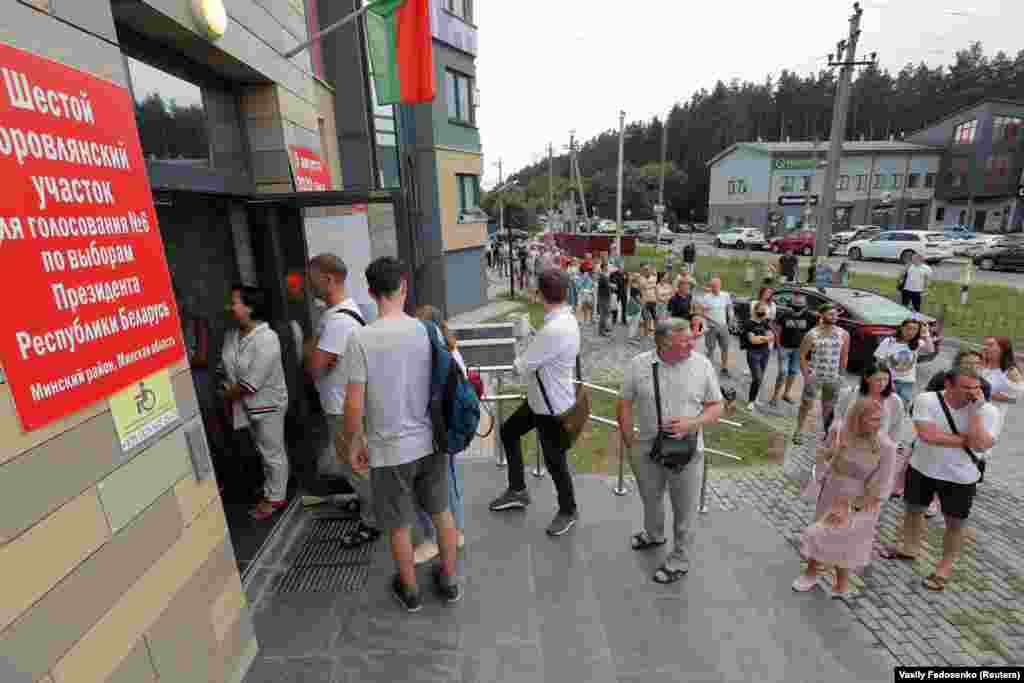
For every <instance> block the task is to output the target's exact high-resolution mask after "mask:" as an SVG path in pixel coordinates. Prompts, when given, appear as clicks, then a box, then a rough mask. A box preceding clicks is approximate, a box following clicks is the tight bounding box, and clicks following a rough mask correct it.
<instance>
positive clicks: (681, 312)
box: [668, 293, 693, 320]
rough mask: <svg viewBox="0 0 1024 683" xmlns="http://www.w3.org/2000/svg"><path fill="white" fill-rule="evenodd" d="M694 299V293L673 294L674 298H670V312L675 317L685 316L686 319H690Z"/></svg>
mask: <svg viewBox="0 0 1024 683" xmlns="http://www.w3.org/2000/svg"><path fill="white" fill-rule="evenodd" d="M692 301H693V295H692V294H689V295H687V296H683V295H682V294H679V293H676V294H673V295H672V298H671V299H669V300H668V312H669V315H671V316H672V317H673V318H683V319H684V320H689V319H690V304H691V302H692Z"/></svg>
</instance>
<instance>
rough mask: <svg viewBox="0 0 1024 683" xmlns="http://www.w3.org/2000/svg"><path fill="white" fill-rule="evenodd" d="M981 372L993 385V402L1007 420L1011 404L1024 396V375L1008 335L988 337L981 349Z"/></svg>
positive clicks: (1003, 418) (1001, 415)
mask: <svg viewBox="0 0 1024 683" xmlns="http://www.w3.org/2000/svg"><path fill="white" fill-rule="evenodd" d="M978 372H979V374H980V375H981V376H982V377H983V378H984V379H986V380H988V383H989V384H990V385H992V403H993V404H995V406H996V407H997V408H998V409H999V417H1000V419H1001V420H1002V421H1004V422H1005V420H1006V413H1007V411H1008V410H1009V408H1010V405H1011V404H1013V403H1016V402H1017V401H1018V400H1019V399H1020V398H1021V396H1024V375H1022V374H1021V371H1020V368H1018V367H1017V361H1016V358H1015V357H1014V354H1013V345H1012V344H1011V343H1010V340H1009V338H1007V337H988V338H987V339H985V343H984V344H983V345H982V349H981V367H980V368H978Z"/></svg>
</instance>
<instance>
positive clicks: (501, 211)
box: [494, 181, 518, 299]
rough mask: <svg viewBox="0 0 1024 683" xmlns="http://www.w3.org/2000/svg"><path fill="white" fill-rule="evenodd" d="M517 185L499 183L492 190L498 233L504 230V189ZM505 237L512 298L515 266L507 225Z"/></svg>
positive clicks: (514, 295) (509, 227) (514, 293)
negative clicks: (494, 196) (496, 201)
mask: <svg viewBox="0 0 1024 683" xmlns="http://www.w3.org/2000/svg"><path fill="white" fill-rule="evenodd" d="M516 187H518V185H517V184H516V182H515V181H512V182H508V183H505V184H504V185H500V186H499V187H498V189H496V190H494V192H496V193H497V194H498V234H499V235H500V234H501V233H502V231H503V230H505V190H509V189H513V188H516ZM505 238H506V239H507V240H508V293H509V296H511V297H512V298H513V299H515V298H516V275H515V272H516V268H515V255H514V254H513V253H512V226H511V225H509V226H508V230H507V231H506V232H505Z"/></svg>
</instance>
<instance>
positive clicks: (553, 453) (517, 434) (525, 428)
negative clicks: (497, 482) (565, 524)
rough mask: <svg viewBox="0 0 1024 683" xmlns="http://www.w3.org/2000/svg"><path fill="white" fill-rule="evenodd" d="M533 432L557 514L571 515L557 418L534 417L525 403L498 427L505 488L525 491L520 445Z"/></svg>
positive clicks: (571, 495)
mask: <svg viewBox="0 0 1024 683" xmlns="http://www.w3.org/2000/svg"><path fill="white" fill-rule="evenodd" d="M534 429H536V430H537V435H538V436H539V437H540V446H541V451H542V452H543V453H544V463H545V464H546V465H547V468H548V473H549V474H551V481H552V482H554V484H555V491H556V492H557V493H558V510H559V512H563V513H565V514H573V513H574V512H576V495H575V493H574V491H573V487H572V475H571V474H570V473H569V463H568V460H567V458H566V452H565V451H563V450H562V448H561V446H559V445H558V441H559V436H560V434H561V431H562V424H561V423H560V422H559V421H558V418H557V417H552V416H551V415H537V414H536V413H534V412H533V410H531V409H530V405H529V403H527V402H526V401H523V403H522V405H520V406H519V408H518V409H517V410H516V412H514V413H512V415H511V417H509V418H508V419H507V420H505V424H503V425H501V444H502V446H504V447H505V458H506V459H507V460H508V487H509V488H510V489H512V490H513V491H525V490H526V465H525V464H524V463H523V449H522V444H521V441H522V438H523V437H524V436H525V435H527V434H529V433H530V432H532V431H533V430H534Z"/></svg>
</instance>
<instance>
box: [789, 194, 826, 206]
mask: <svg viewBox="0 0 1024 683" xmlns="http://www.w3.org/2000/svg"><path fill="white" fill-rule="evenodd" d="M808 199H810V205H811V206H817V205H818V195H816V194H812V195H811V196H810V197H809V198H808V196H807V195H802V194H784V195H780V196H779V206H804V205H805V204H807V203H808Z"/></svg>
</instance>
